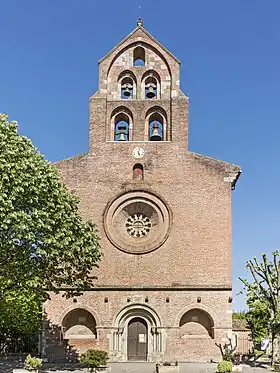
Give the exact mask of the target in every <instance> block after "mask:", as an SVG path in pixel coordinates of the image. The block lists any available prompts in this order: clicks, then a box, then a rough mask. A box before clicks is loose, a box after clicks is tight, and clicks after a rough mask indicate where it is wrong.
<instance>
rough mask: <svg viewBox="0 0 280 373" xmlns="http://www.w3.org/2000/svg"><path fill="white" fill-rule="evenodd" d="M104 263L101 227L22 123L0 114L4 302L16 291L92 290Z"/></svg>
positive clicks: (0, 252)
mask: <svg viewBox="0 0 280 373" xmlns="http://www.w3.org/2000/svg"><path fill="white" fill-rule="evenodd" d="M99 260H100V245H99V238H98V233H97V230H96V227H95V225H94V224H93V223H92V222H90V221H86V222H84V221H83V220H82V218H81V216H80V214H79V212H78V199H77V198H76V197H75V196H74V195H72V194H71V193H70V192H68V190H67V188H66V187H65V186H64V185H63V183H62V182H61V181H60V178H59V173H58V170H57V168H56V167H55V166H53V165H51V164H50V163H49V162H48V161H46V160H45V159H44V157H43V156H42V155H41V154H40V153H39V151H38V150H37V149H36V148H35V147H34V146H33V145H32V143H31V141H30V140H29V139H27V138H26V137H24V136H21V135H19V133H18V129H17V123H16V122H14V121H13V122H9V121H8V117H7V116H6V115H4V114H0V301H1V300H3V299H5V298H6V296H7V295H9V294H11V291H12V290H13V291H18V290H22V289H26V290H30V291H31V293H32V292H33V291H35V293H36V294H39V295H40V296H41V298H42V299H43V298H46V297H47V295H48V291H56V292H57V291H59V289H61V288H64V289H66V292H67V293H68V294H70V293H71V292H73V291H74V289H78V290H81V291H82V290H84V289H86V288H90V286H92V281H93V278H94V277H93V275H92V270H93V268H94V267H95V266H97V265H98V262H99Z"/></svg>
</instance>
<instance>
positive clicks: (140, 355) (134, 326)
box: [127, 317, 148, 361]
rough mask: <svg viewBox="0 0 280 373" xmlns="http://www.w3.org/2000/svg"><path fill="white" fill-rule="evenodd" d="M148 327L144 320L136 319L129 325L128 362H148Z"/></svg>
mask: <svg viewBox="0 0 280 373" xmlns="http://www.w3.org/2000/svg"><path fill="white" fill-rule="evenodd" d="M147 354H148V326H147V323H146V321H145V320H144V319H142V318H140V317H135V318H133V319H132V320H130V321H129V323H128V330H127V358H128V360H136V361H137V360H144V361H146V360H147Z"/></svg>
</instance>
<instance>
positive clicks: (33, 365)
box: [24, 355, 43, 371]
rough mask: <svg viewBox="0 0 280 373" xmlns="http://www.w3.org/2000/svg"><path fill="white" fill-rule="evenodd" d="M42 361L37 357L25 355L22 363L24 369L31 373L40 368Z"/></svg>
mask: <svg viewBox="0 0 280 373" xmlns="http://www.w3.org/2000/svg"><path fill="white" fill-rule="evenodd" d="M42 361H43V360H42V359H39V358H38V357H32V356H31V355H27V357H26V359H25V362H24V369H26V370H29V371H32V370H38V369H40V368H41V366H42Z"/></svg>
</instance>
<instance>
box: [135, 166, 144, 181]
mask: <svg viewBox="0 0 280 373" xmlns="http://www.w3.org/2000/svg"><path fill="white" fill-rule="evenodd" d="M143 179H144V169H143V166H142V165H141V164H140V163H136V164H135V165H134V166H133V180H143Z"/></svg>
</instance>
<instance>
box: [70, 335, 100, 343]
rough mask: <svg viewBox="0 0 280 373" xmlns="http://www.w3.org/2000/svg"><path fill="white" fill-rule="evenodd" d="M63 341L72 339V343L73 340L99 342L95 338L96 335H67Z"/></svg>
mask: <svg viewBox="0 0 280 373" xmlns="http://www.w3.org/2000/svg"><path fill="white" fill-rule="evenodd" d="M63 339H67V340H69V339H71V340H72V341H73V340H78V339H79V340H81V339H84V340H89V339H90V340H97V338H96V337H95V336H94V335H72V334H70V335H67V336H64V337H63Z"/></svg>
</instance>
